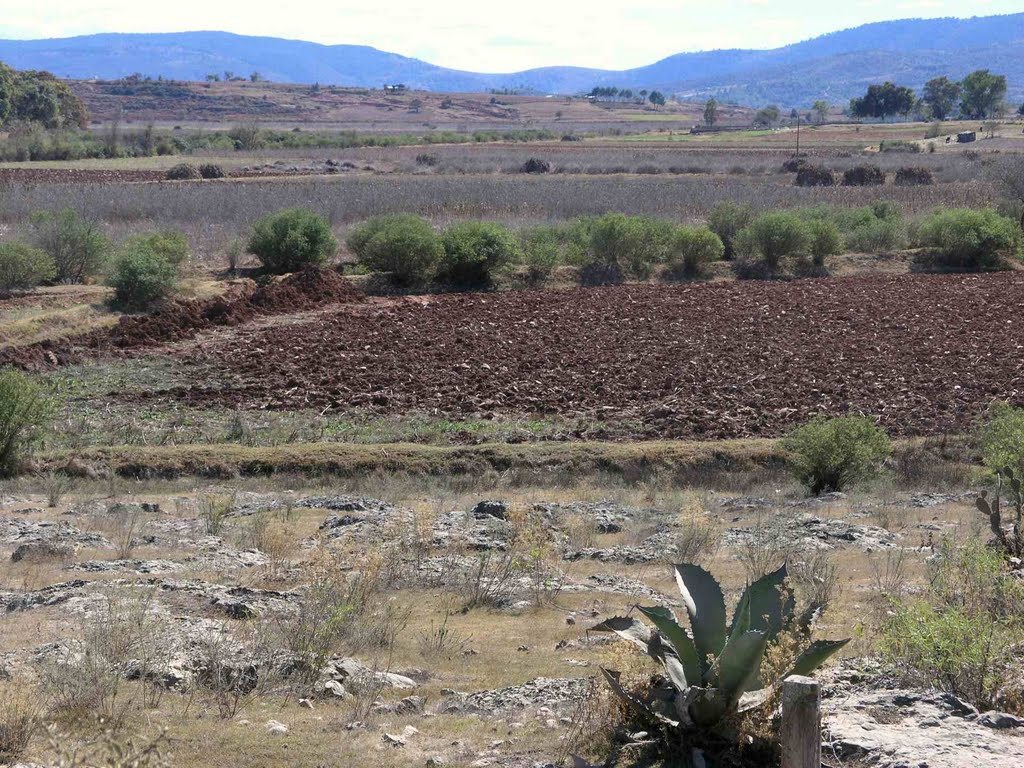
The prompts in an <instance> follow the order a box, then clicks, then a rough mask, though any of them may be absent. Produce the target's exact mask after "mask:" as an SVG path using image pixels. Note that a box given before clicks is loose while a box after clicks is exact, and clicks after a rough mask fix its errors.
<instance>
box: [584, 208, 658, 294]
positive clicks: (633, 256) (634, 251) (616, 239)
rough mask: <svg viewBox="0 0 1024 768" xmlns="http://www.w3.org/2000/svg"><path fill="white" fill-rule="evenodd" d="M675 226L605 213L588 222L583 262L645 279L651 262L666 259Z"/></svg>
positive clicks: (640, 217) (639, 217) (619, 214)
mask: <svg viewBox="0 0 1024 768" xmlns="http://www.w3.org/2000/svg"><path fill="white" fill-rule="evenodd" d="M674 230H675V227H674V226H673V225H672V224H671V223H670V222H667V221H661V220H659V219H652V218H647V217H645V216H626V215H624V214H621V213H606V214H605V215H604V216H601V217H599V218H597V219H594V220H593V221H592V222H591V224H590V242H589V245H588V248H587V255H588V257H589V262H588V264H587V265H586V266H589V267H591V268H592V269H594V270H602V269H603V270H608V271H609V274H610V273H612V272H614V271H621V274H622V276H623V277H631V278H635V279H639V280H644V279H646V278H647V277H649V276H650V274H651V268H652V267H653V265H654V264H658V263H661V262H664V261H665V258H666V255H667V252H668V248H669V244H670V243H671V241H672V238H673V233H674Z"/></svg>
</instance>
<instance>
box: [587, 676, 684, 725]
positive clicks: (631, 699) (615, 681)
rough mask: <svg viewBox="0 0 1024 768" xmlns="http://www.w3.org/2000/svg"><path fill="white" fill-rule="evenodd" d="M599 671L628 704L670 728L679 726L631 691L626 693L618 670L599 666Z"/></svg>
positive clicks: (616, 693) (617, 694)
mask: <svg viewBox="0 0 1024 768" xmlns="http://www.w3.org/2000/svg"><path fill="white" fill-rule="evenodd" d="M601 673H602V674H603V675H604V679H605V680H607V681H608V685H609V686H610V687H611V689H612V691H613V692H614V693H615V695H616V696H618V697H619V698H620V699H622V700H623V701H624V702H626V703H627V704H629V706H631V707H634V708H635V709H638V710H640V711H641V712H643V713H645V714H648V715H651V716H652V717H654V718H655V719H656V720H658V721H659V722H662V723H664V724H665V725H667V726H669V727H670V728H676V727H678V726H679V723H678V722H677V721H675V720H672V719H671V718H668V717H665V716H664V715H663V714H661V713H660V712H655V711H654V710H653V709H651V708H650V707H649V706H647V704H645V703H644V702H643V701H641V700H640V699H638V698H637V697H636V696H634V695H633V694H631V693H628V692H627V691H626V689H625V688H623V687H622V683H620V682H619V678H620V677H621V673H620V672H617V671H616V670H613V669H605V668H604V667H601Z"/></svg>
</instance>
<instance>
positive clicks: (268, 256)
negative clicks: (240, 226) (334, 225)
mask: <svg viewBox="0 0 1024 768" xmlns="http://www.w3.org/2000/svg"><path fill="white" fill-rule="evenodd" d="M337 248H338V241H337V240H335V239H334V234H333V233H332V232H331V227H330V225H329V224H328V223H327V221H326V220H325V219H324V218H323V217H322V216H320V215H319V214H317V213H316V212H315V211H311V210H309V209H307V208H287V209H285V210H283V211H278V212H277V213H271V214H269V215H267V216H264V217H263V218H262V219H260V220H259V221H257V222H256V224H255V225H254V226H253V231H252V236H251V237H250V238H249V252H250V253H252V254H254V255H255V256H256V258H258V259H259V260H260V263H261V264H262V265H263V267H264V269H266V270H267V271H268V272H271V273H273V274H276V275H281V274H285V273H287V272H298V271H299V270H300V269H302V268H303V267H306V266H310V265H313V266H320V265H322V264H325V263H326V262H327V260H328V259H329V258H330V257H331V256H332V255H334V252H335V251H336V250H337Z"/></svg>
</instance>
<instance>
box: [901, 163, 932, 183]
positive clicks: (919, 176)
mask: <svg viewBox="0 0 1024 768" xmlns="http://www.w3.org/2000/svg"><path fill="white" fill-rule="evenodd" d="M893 183H894V184H895V185H896V186H897V187H917V186H927V185H929V184H934V183H935V179H934V177H932V172H931V171H929V170H928V169H927V168H913V167H906V168H897V169H896V179H895V180H894V181H893Z"/></svg>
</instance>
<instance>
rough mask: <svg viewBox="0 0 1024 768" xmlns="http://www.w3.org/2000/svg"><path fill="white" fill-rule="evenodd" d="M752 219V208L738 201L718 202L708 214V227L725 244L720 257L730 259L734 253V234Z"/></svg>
mask: <svg viewBox="0 0 1024 768" xmlns="http://www.w3.org/2000/svg"><path fill="white" fill-rule="evenodd" d="M753 219H754V209H753V208H751V207H750V206H749V205H740V204H739V203H728V202H726V203H719V204H718V205H716V206H715V207H714V208H713V209H712V210H711V213H709V214H708V229H710V230H711V231H712V232H714V233H715V234H716V235H718V237H719V238H720V239H721V241H722V245H724V246H725V252H724V253H723V254H722V257H723V258H725V259H732V258H734V257H735V255H736V236H737V235H738V234H739V233H740V231H741V230H743V229H744V228H745V227H746V226H747V225H748V224H750V222H751V221H753Z"/></svg>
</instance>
